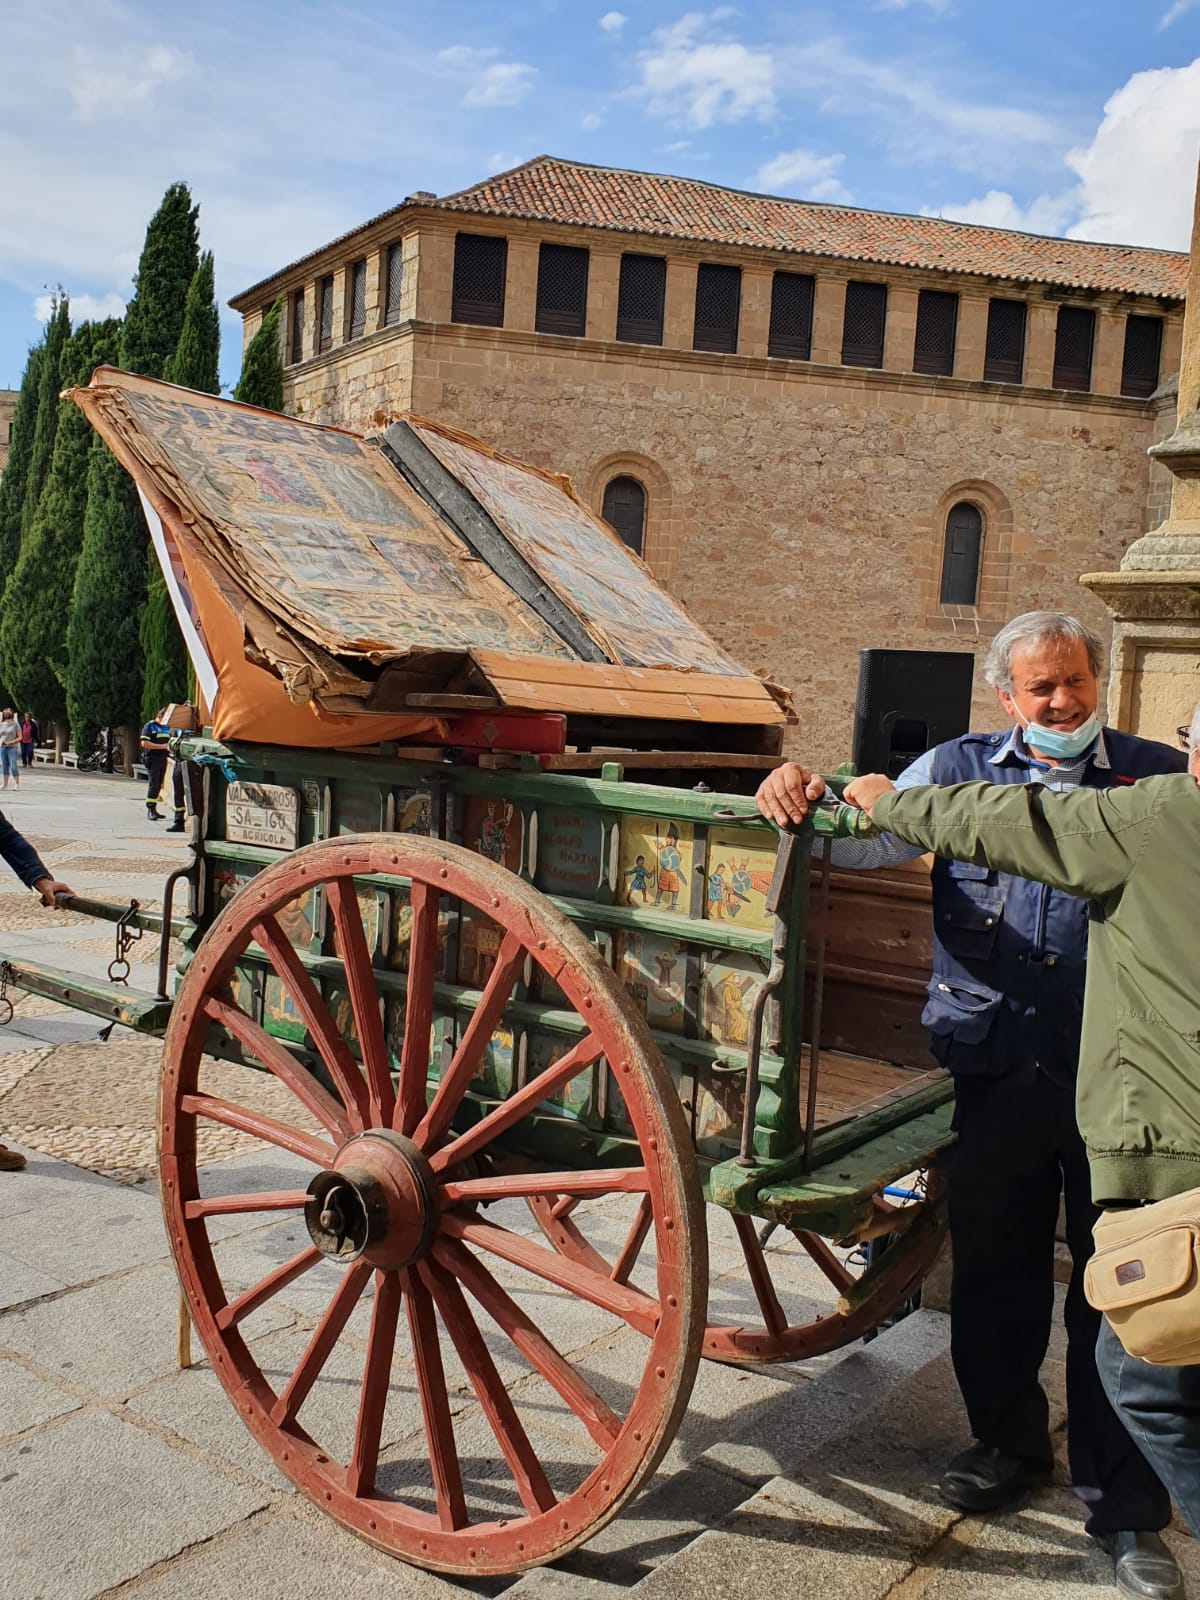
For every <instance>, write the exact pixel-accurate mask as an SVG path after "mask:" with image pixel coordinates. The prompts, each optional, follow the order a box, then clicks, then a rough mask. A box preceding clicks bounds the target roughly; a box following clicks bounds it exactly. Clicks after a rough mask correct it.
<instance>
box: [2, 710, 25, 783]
mask: <svg viewBox="0 0 1200 1600" xmlns="http://www.w3.org/2000/svg"><path fill="white" fill-rule="evenodd" d="M20 759H21V724H20V723H19V722H18V721H17V719H16V717H15V716H14V715H13V709H12V707H11V706H5V707H4V709H3V711H0V777H3V779H4V782H3V784H0V788H5V789H7V788H8V780H9V779H10V778H11V779H12V781H13V788H14V789H19V788H20V787H21V773H20V769H19V766H18V763H19V761H20Z"/></svg>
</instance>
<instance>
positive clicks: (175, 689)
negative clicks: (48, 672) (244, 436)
mask: <svg viewBox="0 0 1200 1600" xmlns="http://www.w3.org/2000/svg"><path fill="white" fill-rule="evenodd" d="M220 356H221V321H220V314H219V312H218V310H217V301H216V295H215V290H214V272H213V257H212V251H211V250H206V251H205V252H204V254H203V255H202V256H201V257H200V264H199V266H198V267H197V268H196V270H195V272H194V273H193V274H192V281H191V283H190V284H189V285H188V292H187V302H186V304H185V306H184V312H183V328H182V330H181V332H180V335H179V344H178V346H177V347H176V349H175V353H174V355H172V356H171V358H170V359H169V360H168V362H167V363H166V366H165V368H164V371H163V377H164V378H166V379H167V381H168V382H170V383H179V384H182V385H183V386H184V388H186V389H199V390H201V391H202V392H203V393H205V394H219V393H220V392H221V379H220V375H219V364H220ZM138 637H139V640H140V642H141V646H142V654H143V655H144V657H145V660H146V676H145V679H144V681H143V684H142V716H143V717H145V718H149V717H152V716H153V715H154V713H155V712H156V711H157V710H158V708H159V707H160V706H164V705H169V704H170V703H171V702H172V701H182V700H185V699H186V698H187V695H188V659H187V651H186V650H185V649H184V645H183V636H182V635H181V633H180V631H179V624H178V622H177V621H176V619H175V611H174V608H173V606H172V605H171V597H170V595H169V594H168V593H167V585H166V583H165V581H164V579H163V575H162V568H161V567H160V566H159V563H158V557H157V556H156V555H155V553H154V547H153V545H150V546H149V547H148V548H147V551H146V603H145V605H144V606H143V607H142V614H141V617H140V619H139V624H138Z"/></svg>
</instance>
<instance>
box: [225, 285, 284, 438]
mask: <svg viewBox="0 0 1200 1600" xmlns="http://www.w3.org/2000/svg"><path fill="white" fill-rule="evenodd" d="M282 312H283V301H282V300H276V302H275V304H274V305H273V306H272V307H271V309H270V310H269V311H268V312H267V314H266V316H265V317H264V318H263V319H262V323H261V325H260V327H259V329H258V332H257V333H256V334H255V335H254V337H253V339H251V341H250V343H249V344H248V345H247V346H246V354H245V355H244V356H243V358H242V375H241V377H240V378H239V379H238V381H237V387H236V388H235V389H234V391H233V398H234V399H235V400H242V401H244V402H245V404H246V405H248V406H261V407H262V409H263V410H264V411H282V410H283V350H282V349H281V347H280V344H279V319H280V316H281V315H282Z"/></svg>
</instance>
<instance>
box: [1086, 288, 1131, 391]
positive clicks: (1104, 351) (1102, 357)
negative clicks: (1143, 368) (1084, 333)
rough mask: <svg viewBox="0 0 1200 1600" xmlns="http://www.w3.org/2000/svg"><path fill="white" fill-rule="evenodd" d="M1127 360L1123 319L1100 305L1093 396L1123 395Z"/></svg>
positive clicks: (1094, 358)
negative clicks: (1122, 378) (1125, 362)
mask: <svg viewBox="0 0 1200 1600" xmlns="http://www.w3.org/2000/svg"><path fill="white" fill-rule="evenodd" d="M1124 359H1125V318H1124V316H1123V315H1120V314H1118V313H1117V312H1116V311H1112V310H1110V309H1109V307H1108V306H1097V308H1096V339H1095V344H1094V345H1093V347H1092V393H1093V394H1120V392H1121V366H1122V363H1123V362H1124Z"/></svg>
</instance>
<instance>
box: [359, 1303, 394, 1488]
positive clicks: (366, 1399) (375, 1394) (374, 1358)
mask: <svg viewBox="0 0 1200 1600" xmlns="http://www.w3.org/2000/svg"><path fill="white" fill-rule="evenodd" d="M399 1316H400V1279H399V1277H398V1276H397V1274H396V1273H394V1272H377V1273H376V1274H375V1299H374V1302H373V1303H372V1306H371V1331H370V1333H369V1334H368V1336H367V1364H366V1370H365V1371H364V1373H363V1381H362V1390H361V1392H360V1394H359V1401H358V1421H357V1423H356V1424H355V1427H354V1444H353V1446H352V1447H351V1450H350V1460H349V1461H348V1462H347V1464H346V1487H347V1488H348V1489H349V1490H350V1493H351V1494H353V1495H358V1496H361V1495H366V1494H370V1492H371V1491H372V1489H374V1487H375V1473H376V1470H377V1469H378V1467H379V1441H380V1438H381V1437H382V1433H383V1418H384V1413H385V1412H386V1410H387V1399H388V1384H389V1380H390V1377H391V1370H392V1352H393V1351H394V1350H395V1348H396V1323H397V1321H398V1320H399Z"/></svg>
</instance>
